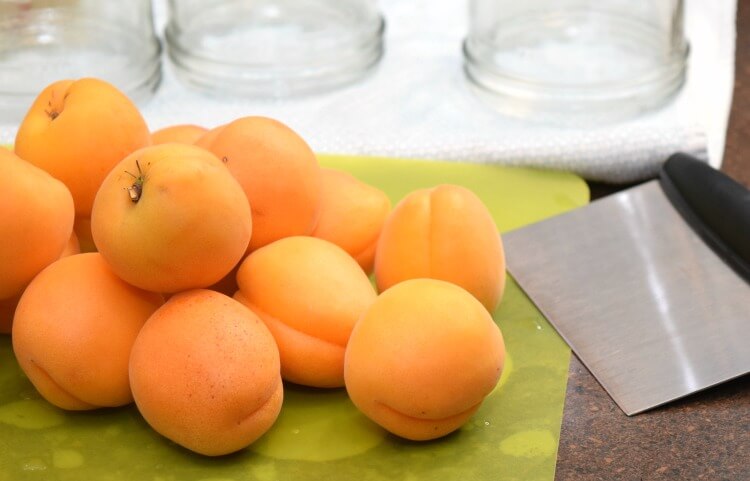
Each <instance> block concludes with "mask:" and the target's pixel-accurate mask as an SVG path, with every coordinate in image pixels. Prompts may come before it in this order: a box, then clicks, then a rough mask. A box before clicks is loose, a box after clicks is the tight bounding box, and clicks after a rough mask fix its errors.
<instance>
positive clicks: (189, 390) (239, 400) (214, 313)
mask: <svg viewBox="0 0 750 481" xmlns="http://www.w3.org/2000/svg"><path fill="white" fill-rule="evenodd" d="M130 382H131V386H132V389H133V396H134V398H135V402H136V405H137V406H138V409H139V411H140V412H141V414H142V415H143V417H144V418H145V419H146V421H147V422H148V423H149V424H150V425H151V427H153V428H154V429H155V430H156V431H157V432H158V433H160V434H161V435H163V436H165V437H167V438H169V439H171V440H172V441H174V442H176V443H177V444H180V445H181V446H183V447H185V448H187V449H190V450H192V451H194V452H197V453H200V454H204V455H207V456H219V455H223V454H228V453H232V452H235V451H238V450H240V449H243V448H245V447H246V446H248V445H250V444H252V443H253V442H254V441H255V440H256V439H258V438H259V437H260V436H262V435H263V433H265V432H266V431H267V430H268V429H269V428H270V427H271V426H272V425H273V423H274V422H275V421H276V418H277V417H278V414H279V412H280V410H281V404H282V400H283V386H282V382H281V375H280V373H279V351H278V349H277V347H276V344H275V343H274V340H273V337H272V336H271V334H270V333H269V332H268V329H267V328H266V327H265V325H264V324H263V322H261V321H260V319H258V317H257V316H256V315H255V314H253V313H252V312H251V311H250V310H249V309H247V308H246V307H245V306H243V305H242V304H240V303H239V302H237V301H235V300H234V299H232V298H231V297H228V296H225V295H223V294H220V293H218V292H215V291H211V290H207V289H195V290H190V291H185V292H181V293H178V294H175V295H174V296H172V297H171V298H170V299H169V300H168V301H167V302H166V303H165V304H164V306H163V307H162V308H161V309H159V310H158V311H157V312H155V313H154V315H153V316H151V318H149V320H148V322H147V323H146V325H145V326H144V327H143V330H142V331H141V333H140V334H139V335H138V338H137V339H136V342H135V344H134V345H133V351H132V354H131V357H130Z"/></svg>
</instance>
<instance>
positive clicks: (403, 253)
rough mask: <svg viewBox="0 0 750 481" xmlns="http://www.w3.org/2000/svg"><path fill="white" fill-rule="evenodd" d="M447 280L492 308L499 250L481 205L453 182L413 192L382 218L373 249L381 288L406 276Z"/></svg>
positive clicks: (500, 284)
mask: <svg viewBox="0 0 750 481" xmlns="http://www.w3.org/2000/svg"><path fill="white" fill-rule="evenodd" d="M422 277H428V278H432V279H440V280H444V281H448V282H452V283H454V284H456V285H458V286H461V287H463V288H464V289H466V290H467V291H469V292H470V293H471V294H473V295H474V296H475V297H476V298H477V299H479V301H480V302H481V303H482V304H483V305H484V307H486V308H487V310H488V311H490V312H493V311H494V310H495V309H496V308H497V306H498V304H499V303H500V300H501V299H502V296H503V291H504V289H505V254H504V251H503V244H502V240H501V238H500V235H499V234H498V232H497V227H496V226H495V222H494V220H493V219H492V215H491V214H490V212H489V210H487V207H486V206H485V205H484V204H483V203H482V201H481V200H480V199H479V197H477V196H476V194H474V193H473V192H472V191H470V190H469V189H466V188H464V187H461V186H457V185H440V186H437V187H434V188H432V189H420V190H416V191H414V192H412V193H410V194H409V195H407V196H406V197H404V198H403V199H402V200H401V202H399V203H398V204H397V205H396V207H395V208H394V209H393V212H391V214H390V215H389V216H388V218H387V219H386V221H385V225H384V226H383V229H382V231H381V233H380V238H379V239H378V244H377V247H376V251H375V279H376V281H377V286H378V289H379V290H380V291H381V292H382V291H384V290H386V289H388V288H390V287H391V286H393V285H395V284H398V283H399V282H401V281H405V280H407V279H416V278H422Z"/></svg>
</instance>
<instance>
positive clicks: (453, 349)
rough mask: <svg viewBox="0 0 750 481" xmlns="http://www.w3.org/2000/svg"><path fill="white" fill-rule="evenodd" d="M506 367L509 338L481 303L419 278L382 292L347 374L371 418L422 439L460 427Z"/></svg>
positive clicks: (352, 345)
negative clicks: (507, 338) (507, 340)
mask: <svg viewBox="0 0 750 481" xmlns="http://www.w3.org/2000/svg"><path fill="white" fill-rule="evenodd" d="M504 362H505V345H504V342H503V337H502V334H501V333H500V329H499V328H498V327H497V325H496V324H495V323H494V321H493V320H492V317H491V316H490V315H489V313H488V312H487V310H486V309H485V308H484V307H483V306H482V304H480V303H479V302H478V301H477V300H476V299H475V298H474V297H473V296H471V294H469V293H468V292H466V291H465V290H464V289H462V288H460V287H458V286H456V285H454V284H451V283H449V282H445V281H439V280H434V279H413V280H408V281H404V282H402V283H400V284H397V285H395V286H393V287H392V288H391V289H388V290H387V291H385V292H384V293H382V294H380V296H379V297H378V299H377V300H376V301H375V302H374V303H373V304H372V305H371V306H370V308H369V309H367V311H366V312H365V313H364V315H363V316H362V318H361V319H360V320H359V322H358V323H357V325H356V326H355V328H354V331H353V332H352V335H351V338H350V339H349V345H348V346H347V348H346V361H345V371H344V376H345V380H346V390H347V392H348V394H349V397H350V398H351V400H352V402H353V403H354V404H355V405H356V406H357V407H358V408H359V409H360V410H361V411H362V412H363V413H364V414H365V415H366V416H368V417H369V418H371V419H372V420H373V421H375V422H376V423H378V424H380V425H381V426H383V427H384V428H385V429H387V430H388V431H390V432H392V433H393V434H396V435H398V436H401V437H404V438H407V439H411V440H417V441H419V440H427V439H435V438H438V437H441V436H444V435H446V434H448V433H450V432H452V431H455V430H456V429H458V428H459V427H461V426H462V425H463V424H464V423H465V422H466V421H467V420H468V419H469V418H470V417H471V416H472V415H473V414H474V413H475V412H476V410H477V409H479V406H480V405H481V403H482V401H483V399H484V398H485V396H487V395H488V394H489V393H490V392H491V391H492V389H493V388H494V387H495V385H496V384H497V382H498V380H499V379H500V374H501V373H502V370H503V366H504Z"/></svg>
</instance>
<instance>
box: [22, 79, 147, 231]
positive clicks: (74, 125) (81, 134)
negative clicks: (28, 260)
mask: <svg viewBox="0 0 750 481" xmlns="http://www.w3.org/2000/svg"><path fill="white" fill-rule="evenodd" d="M150 142H151V133H150V132H149V129H148V126H147V125H146V122H145V121H144V120H143V117H142V116H141V113H140V112H139V111H138V108H137V107H136V106H135V104H134V103H133V102H132V101H131V100H130V99H129V98H128V97H127V96H125V94H123V93H122V92H120V91H119V90H118V89H117V88H115V87H114V86H113V85H111V84H109V83H107V82H105V81H103V80H99V79H94V78H83V79H80V80H60V81H58V82H54V83H52V84H51V85H49V86H47V87H46V88H45V89H44V90H42V92H41V93H40V94H39V96H38V97H37V98H36V100H34V103H33V104H32V106H31V108H30V109H29V111H28V112H27V114H26V116H25V118H24V119H23V121H22V122H21V125H20V126H19V128H18V133H17V134H16V140H15V146H14V148H15V151H16V154H18V156H19V157H21V158H22V159H24V160H27V161H29V162H31V163H32V164H34V165H36V166H38V167H40V168H41V169H43V170H46V171H47V172H49V173H50V174H51V175H52V176H53V177H55V178H57V179H59V180H61V181H62V182H63V183H64V184H65V185H66V186H67V187H68V189H70V192H71V194H73V200H74V202H75V208H76V215H77V216H81V217H89V215H90V214H91V206H92V205H93V203H94V197H95V196H96V191H97V190H98V189H99V185H100V184H101V183H102V180H104V177H105V176H106V175H107V174H108V173H109V171H110V170H111V169H112V167H114V166H115V164H117V163H118V162H119V161H120V160H122V158H123V157H125V156H126V155H128V154H130V153H131V152H133V151H134V150H136V149H139V148H141V147H144V146H146V145H149V143H150Z"/></svg>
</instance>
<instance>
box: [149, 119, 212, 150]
mask: <svg viewBox="0 0 750 481" xmlns="http://www.w3.org/2000/svg"><path fill="white" fill-rule="evenodd" d="M206 132H208V129H206V128H205V127H201V126H200V125H193V124H179V125H170V126H169V127H164V128H163V129H159V130H155V131H153V132H151V144H152V145H158V144H168V143H171V142H178V143H181V144H194V143H195V141H196V140H198V139H199V138H201V137H202V136H203V135H204V134H205V133H206Z"/></svg>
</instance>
